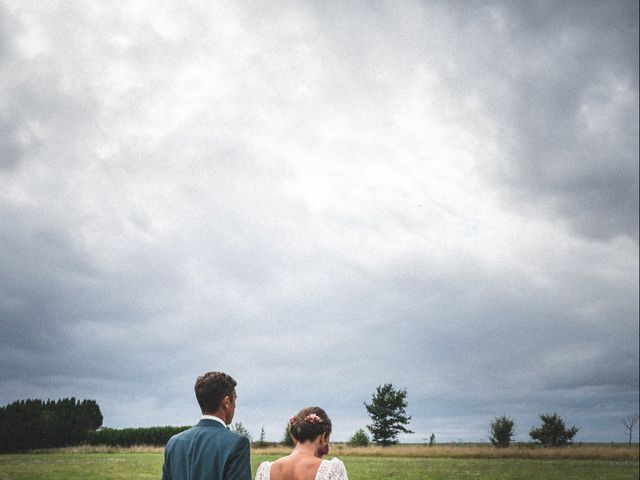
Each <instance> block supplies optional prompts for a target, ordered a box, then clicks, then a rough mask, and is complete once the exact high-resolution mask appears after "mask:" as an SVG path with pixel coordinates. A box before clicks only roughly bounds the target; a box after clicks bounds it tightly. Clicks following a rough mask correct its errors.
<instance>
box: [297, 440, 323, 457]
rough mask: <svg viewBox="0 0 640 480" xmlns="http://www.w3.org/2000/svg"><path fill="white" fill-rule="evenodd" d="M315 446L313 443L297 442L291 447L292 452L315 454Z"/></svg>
mask: <svg viewBox="0 0 640 480" xmlns="http://www.w3.org/2000/svg"><path fill="white" fill-rule="evenodd" d="M316 450H317V446H316V444H315V443H300V442H298V443H297V444H296V446H295V448H294V449H293V452H291V453H292V454H303V455H305V454H306V455H313V456H314V457H315V456H316Z"/></svg>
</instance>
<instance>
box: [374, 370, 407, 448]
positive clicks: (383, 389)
mask: <svg viewBox="0 0 640 480" xmlns="http://www.w3.org/2000/svg"><path fill="white" fill-rule="evenodd" d="M406 398H407V390H406V389H396V388H394V387H393V385H392V384H390V383H385V384H384V385H380V386H379V387H378V388H376V392H375V393H374V394H373V395H372V398H371V403H370V404H367V403H366V402H365V404H364V406H365V407H366V409H367V412H368V413H369V416H370V417H371V420H372V423H371V425H368V426H367V429H368V430H369V431H370V432H371V436H372V437H373V441H374V442H375V443H377V444H379V445H383V446H388V445H393V444H396V443H398V433H399V432H404V433H413V432H412V431H411V430H409V429H408V428H406V427H405V425H408V424H409V420H411V417H410V416H407V413H406V410H405V409H406V408H407V400H406Z"/></svg>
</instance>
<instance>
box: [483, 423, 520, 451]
mask: <svg viewBox="0 0 640 480" xmlns="http://www.w3.org/2000/svg"><path fill="white" fill-rule="evenodd" d="M514 425H515V423H514V421H513V420H511V419H510V418H507V417H505V416H504V415H503V416H502V417H496V418H495V419H494V420H493V422H491V432H490V433H491V436H490V437H489V440H491V443H492V444H493V446H494V447H498V448H506V447H508V446H509V444H510V443H511V437H513V427H514Z"/></svg>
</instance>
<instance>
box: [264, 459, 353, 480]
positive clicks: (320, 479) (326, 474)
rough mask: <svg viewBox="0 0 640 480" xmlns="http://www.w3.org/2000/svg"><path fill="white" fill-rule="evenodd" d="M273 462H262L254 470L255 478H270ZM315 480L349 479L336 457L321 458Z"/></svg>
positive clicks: (265, 479) (266, 479)
mask: <svg viewBox="0 0 640 480" xmlns="http://www.w3.org/2000/svg"><path fill="white" fill-rule="evenodd" d="M272 463H273V462H262V463H261V464H260V466H259V467H258V471H257V472H256V480H271V478H270V472H271V464H272ZM316 480H349V477H347V469H346V468H344V463H342V462H341V461H340V460H338V459H337V458H333V459H331V460H322V462H321V463H320V468H318V473H316Z"/></svg>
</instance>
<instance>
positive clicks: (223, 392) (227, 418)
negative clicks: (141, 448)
mask: <svg viewBox="0 0 640 480" xmlns="http://www.w3.org/2000/svg"><path fill="white" fill-rule="evenodd" d="M236 385H237V383H236V381H235V380H234V379H233V378H231V377H230V376H229V375H227V374H225V373H222V372H209V373H205V374H204V375H202V376H200V377H198V379H197V380H196V385H195V390H196V398H197V399H198V404H199V405H200V409H201V410H202V418H201V420H200V421H199V422H198V424H197V425H196V426H194V427H192V428H190V429H189V430H185V431H184V432H181V433H178V434H177V435H174V436H173V437H171V438H170V439H169V442H168V443H167V446H166V447H165V449H164V465H163V466H162V479H163V480H251V464H250V463H249V447H250V444H249V439H248V438H246V437H243V436H240V435H238V434H236V433H233V432H231V431H229V430H227V428H226V425H229V424H230V423H231V420H233V414H234V413H235V411H236V398H237V395H236V390H235V387H236Z"/></svg>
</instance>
